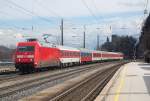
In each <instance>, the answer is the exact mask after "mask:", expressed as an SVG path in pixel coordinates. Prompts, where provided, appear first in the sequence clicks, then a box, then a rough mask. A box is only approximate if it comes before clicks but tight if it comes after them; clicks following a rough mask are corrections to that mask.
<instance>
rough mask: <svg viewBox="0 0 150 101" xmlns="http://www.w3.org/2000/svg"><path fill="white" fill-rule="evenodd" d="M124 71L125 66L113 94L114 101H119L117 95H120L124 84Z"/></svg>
mask: <svg viewBox="0 0 150 101" xmlns="http://www.w3.org/2000/svg"><path fill="white" fill-rule="evenodd" d="M126 70H127V66H125V68H124V70H123V74H122V76H121V80H120V84H119V86H118V88H117V90H116V92H115V97H114V101H118V100H119V95H120V91H121V89H122V87H123V84H124V78H125V74H126Z"/></svg>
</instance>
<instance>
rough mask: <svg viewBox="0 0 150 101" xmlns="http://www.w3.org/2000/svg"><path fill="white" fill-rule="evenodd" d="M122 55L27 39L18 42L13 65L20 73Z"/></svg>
mask: <svg viewBox="0 0 150 101" xmlns="http://www.w3.org/2000/svg"><path fill="white" fill-rule="evenodd" d="M123 57H124V55H123V54H122V53H120V52H107V51H97V50H88V49H82V48H80V49H79V48H72V47H66V46H59V45H51V44H50V43H41V42H40V41H38V40H36V39H29V40H27V41H24V42H19V43H18V45H17V48H16V52H15V67H16V69H18V70H19V72H21V73H30V72H33V71H36V70H39V69H42V68H51V67H61V68H63V67H67V66H73V65H80V64H87V63H92V62H101V61H106V60H121V59H123Z"/></svg>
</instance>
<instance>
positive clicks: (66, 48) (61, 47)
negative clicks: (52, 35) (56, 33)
mask: <svg viewBox="0 0 150 101" xmlns="http://www.w3.org/2000/svg"><path fill="white" fill-rule="evenodd" d="M56 47H57V48H59V49H60V50H72V51H80V50H79V49H78V48H73V47H68V46H56Z"/></svg>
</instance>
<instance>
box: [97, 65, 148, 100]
mask: <svg viewBox="0 0 150 101" xmlns="http://www.w3.org/2000/svg"><path fill="white" fill-rule="evenodd" d="M95 101H100V100H99V99H98V98H97V99H96V100H95ZM103 101H150V64H148V63H144V62H131V63H128V64H125V65H124V66H122V68H121V70H120V72H119V73H118V75H117V76H116V79H115V81H114V83H113V85H112V86H111V88H110V89H109V91H108V92H107V94H106V95H105V99H103Z"/></svg>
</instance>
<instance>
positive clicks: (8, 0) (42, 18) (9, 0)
mask: <svg viewBox="0 0 150 101" xmlns="http://www.w3.org/2000/svg"><path fill="white" fill-rule="evenodd" d="M6 1H7V2H9V3H11V4H12V5H14V6H16V7H18V8H20V9H22V10H23V11H25V12H28V13H29V14H31V15H35V16H37V17H39V18H40V19H41V20H43V21H46V22H52V21H51V20H49V19H46V18H44V17H41V16H39V15H38V14H36V13H35V12H32V11H30V10H28V9H25V8H23V7H22V6H20V5H18V4H16V3H14V2H13V1H11V0H6Z"/></svg>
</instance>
